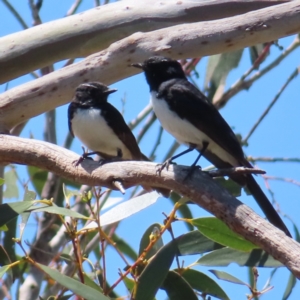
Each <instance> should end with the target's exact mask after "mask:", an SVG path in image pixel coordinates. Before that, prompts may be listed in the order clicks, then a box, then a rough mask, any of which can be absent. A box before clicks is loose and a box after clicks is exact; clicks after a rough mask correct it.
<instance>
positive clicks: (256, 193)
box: [246, 175, 292, 237]
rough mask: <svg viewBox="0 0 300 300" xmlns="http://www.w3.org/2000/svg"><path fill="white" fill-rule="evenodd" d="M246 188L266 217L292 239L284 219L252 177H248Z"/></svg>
mask: <svg viewBox="0 0 300 300" xmlns="http://www.w3.org/2000/svg"><path fill="white" fill-rule="evenodd" d="M246 186H247V188H248V190H249V191H250V193H251V194H252V195H253V197H254V198H255V200H256V202H257V204H258V205H259V206H260V208H261V210H262V211H263V212H264V214H265V215H266V217H267V219H268V220H269V221H270V222H271V223H272V224H273V225H274V226H276V227H277V228H279V229H281V230H282V231H283V232H285V234H286V235H288V236H289V237H292V236H291V234H290V232H289V230H288V229H287V227H286V226H285V224H284V223H283V221H282V219H281V218H280V216H279V215H278V213H277V211H276V210H275V208H274V207H273V205H272V204H271V202H270V201H269V199H268V198H267V196H266V195H265V193H264V192H263V191H262V189H261V188H260V186H259V185H258V183H257V182H256V181H255V179H254V178H253V176H252V175H247V180H246Z"/></svg>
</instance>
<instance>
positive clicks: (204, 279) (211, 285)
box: [181, 269, 229, 300]
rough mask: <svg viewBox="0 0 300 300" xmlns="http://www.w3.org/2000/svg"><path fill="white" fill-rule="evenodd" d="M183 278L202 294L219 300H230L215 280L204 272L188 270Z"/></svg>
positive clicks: (183, 273) (184, 272)
mask: <svg viewBox="0 0 300 300" xmlns="http://www.w3.org/2000/svg"><path fill="white" fill-rule="evenodd" d="M181 272H182V270H181ZM182 277H183V278H184V279H185V280H186V281H187V282H188V283H189V284H190V285H191V286H192V288H193V289H195V290H197V291H200V292H201V293H204V294H208V295H211V296H213V297H216V298H218V299H224V300H229V298H228V296H227V295H226V293H225V292H224V291H223V289H222V288H221V287H220V286H219V285H218V284H217V283H216V282H215V281H214V280H212V279H211V278H210V277H208V276H207V275H206V274H204V273H202V272H199V271H197V270H192V269H186V270H184V271H183V272H182Z"/></svg>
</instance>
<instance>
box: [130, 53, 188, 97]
mask: <svg viewBox="0 0 300 300" xmlns="http://www.w3.org/2000/svg"><path fill="white" fill-rule="evenodd" d="M132 66H133V67H136V68H140V69H143V70H144V72H145V76H146V80H147V82H148V84H149V86H150V90H151V91H157V90H158V87H159V86H160V84H162V83H163V82H165V81H168V80H170V79H175V78H178V79H183V78H184V79H185V78H186V77H185V74H184V71H183V69H182V67H181V65H180V63H179V62H178V61H177V60H173V59H171V58H167V57H163V56H152V57H150V58H148V59H147V60H145V61H144V62H143V63H138V64H132Z"/></svg>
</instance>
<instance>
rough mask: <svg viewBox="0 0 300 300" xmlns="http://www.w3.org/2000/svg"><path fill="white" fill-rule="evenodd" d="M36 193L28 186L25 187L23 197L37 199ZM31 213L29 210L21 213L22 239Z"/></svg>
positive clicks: (27, 199)
mask: <svg viewBox="0 0 300 300" xmlns="http://www.w3.org/2000/svg"><path fill="white" fill-rule="evenodd" d="M35 197H36V193H35V192H33V191H29V190H28V186H26V187H25V193H24V197H23V201H33V200H35ZM29 216H30V213H29V212H23V213H22V214H21V220H22V221H21V223H20V239H22V236H23V232H24V229H25V227H26V224H27V221H28V219H29Z"/></svg>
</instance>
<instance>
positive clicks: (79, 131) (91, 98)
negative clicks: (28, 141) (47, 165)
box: [68, 82, 169, 196]
mask: <svg viewBox="0 0 300 300" xmlns="http://www.w3.org/2000/svg"><path fill="white" fill-rule="evenodd" d="M116 91H117V90H116V89H110V88H109V87H108V86H106V85H104V84H102V83H100V82H88V83H82V84H80V85H79V86H78V87H77V89H76V92H75V97H74V98H73V100H72V102H71V103H70V105H69V108H68V124H69V130H70V132H71V134H72V136H76V137H78V138H79V140H80V141H81V142H82V143H83V144H84V145H85V146H86V147H87V148H88V149H89V150H91V151H93V152H91V153H84V154H83V159H84V158H85V157H88V156H90V155H91V154H98V155H99V156H100V157H101V158H102V159H104V161H111V160H114V159H116V160H137V161H149V159H148V158H147V157H146V156H145V155H144V154H142V152H141V150H140V148H139V146H138V144H137V141H136V139H135V137H134V135H133V133H132V132H131V130H130V129H129V127H128V125H127V124H126V122H125V120H124V118H123V116H122V115H121V113H120V112H119V111H118V110H117V109H116V108H115V107H114V106H113V105H111V104H110V103H108V102H107V98H108V95H109V94H111V93H114V92H116ZM79 161H81V160H79ZM155 189H156V190H157V191H158V192H160V193H162V194H163V195H164V196H168V194H169V191H168V190H166V189H164V188H155Z"/></svg>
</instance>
